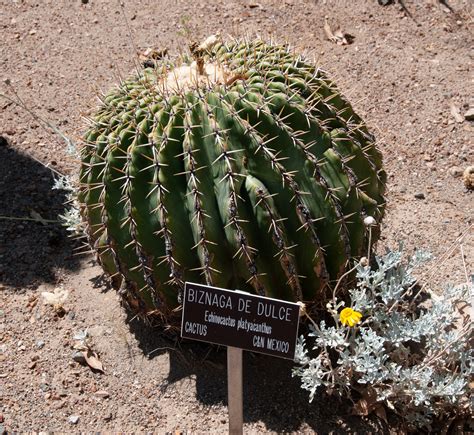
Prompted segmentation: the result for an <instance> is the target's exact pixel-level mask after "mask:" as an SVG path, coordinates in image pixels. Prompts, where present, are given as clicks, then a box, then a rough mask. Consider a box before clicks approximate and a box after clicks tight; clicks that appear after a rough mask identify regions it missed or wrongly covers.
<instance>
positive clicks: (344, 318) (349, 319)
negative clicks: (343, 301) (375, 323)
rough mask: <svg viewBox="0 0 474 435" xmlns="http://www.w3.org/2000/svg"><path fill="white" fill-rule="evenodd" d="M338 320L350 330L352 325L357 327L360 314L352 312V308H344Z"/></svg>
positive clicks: (360, 317)
mask: <svg viewBox="0 0 474 435" xmlns="http://www.w3.org/2000/svg"><path fill="white" fill-rule="evenodd" d="M339 319H340V320H341V323H342V324H343V325H345V326H349V327H350V328H352V327H353V326H354V325H357V324H358V323H359V322H360V319H362V314H361V313H359V312H358V311H355V310H353V309H352V308H344V309H343V310H342V311H341V313H340V314H339Z"/></svg>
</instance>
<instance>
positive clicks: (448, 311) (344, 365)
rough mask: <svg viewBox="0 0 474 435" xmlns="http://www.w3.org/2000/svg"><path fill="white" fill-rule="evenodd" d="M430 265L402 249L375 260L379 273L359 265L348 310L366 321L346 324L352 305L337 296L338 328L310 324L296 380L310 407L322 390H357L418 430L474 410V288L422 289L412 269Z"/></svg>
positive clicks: (332, 308) (332, 310) (333, 308)
mask: <svg viewBox="0 0 474 435" xmlns="http://www.w3.org/2000/svg"><path fill="white" fill-rule="evenodd" d="M429 259H430V256H429V255H428V254H426V253H425V252H423V251H418V252H416V253H415V254H414V255H413V256H412V257H411V258H409V259H408V260H406V261H404V259H403V256H402V249H401V248H400V249H398V250H395V251H388V252H387V253H386V254H385V255H383V256H381V257H376V263H377V266H376V267H375V268H371V267H370V266H368V265H367V261H366V259H364V261H361V262H360V263H359V264H358V265H356V266H355V268H356V270H357V285H356V287H355V288H353V289H352V290H351V291H350V292H349V296H350V301H349V304H348V305H347V306H349V307H351V308H352V309H354V310H356V311H358V312H360V313H362V315H363V317H362V320H361V322H360V323H359V324H358V325H356V326H355V327H353V328H349V327H348V326H344V325H342V324H341V322H340V319H339V313H340V311H341V309H342V308H344V306H345V304H344V302H343V301H341V300H338V299H337V298H336V297H333V299H332V300H331V302H330V303H328V305H327V308H328V311H329V314H330V317H332V319H331V324H328V322H325V321H320V322H319V323H316V322H314V321H313V320H311V324H310V333H309V337H307V338H305V337H303V336H301V337H300V339H299V343H298V345H297V352H296V358H295V359H296V362H297V363H298V366H297V367H296V368H295V369H294V375H296V376H299V377H300V378H301V381H302V388H303V389H305V390H308V391H309V400H310V401H311V400H313V398H314V395H315V393H316V392H317V390H318V388H319V387H323V388H324V387H325V388H326V390H327V391H329V392H337V393H339V394H346V395H348V396H351V395H352V397H353V399H354V398H355V397H356V396H355V395H354V391H357V392H358V394H360V393H362V395H364V394H370V395H371V397H375V400H376V402H380V403H383V404H385V405H386V406H388V407H389V408H391V409H392V410H394V411H395V412H397V413H398V414H399V415H401V416H402V417H403V418H404V419H405V420H406V421H407V422H408V424H409V425H411V426H412V427H420V426H426V425H429V424H430V422H431V421H432V420H433V419H434V418H437V417H440V416H442V415H445V414H456V413H464V412H466V413H467V412H469V410H471V411H472V401H471V397H470V389H469V382H470V379H471V378H472V374H473V350H472V348H471V347H472V346H471V345H472V322H471V319H470V317H469V313H467V314H466V312H465V310H466V307H467V308H469V304H472V301H473V293H474V285H473V283H472V282H470V283H466V284H464V285H459V286H450V287H447V288H446V289H444V291H443V292H442V294H441V295H439V296H438V295H437V294H436V293H435V292H433V291H431V290H429V289H428V288H421V289H420V287H419V286H418V285H417V281H416V279H415V278H414V276H413V271H414V269H416V268H417V267H418V266H419V265H420V264H422V263H424V262H425V261H427V260H429ZM463 310H464V311H463ZM308 317H309V316H308ZM308 342H310V343H311V344H308ZM335 356H336V357H335Z"/></svg>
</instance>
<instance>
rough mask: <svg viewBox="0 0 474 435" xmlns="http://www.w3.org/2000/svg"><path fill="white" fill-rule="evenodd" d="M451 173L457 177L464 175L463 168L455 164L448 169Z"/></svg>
mask: <svg viewBox="0 0 474 435" xmlns="http://www.w3.org/2000/svg"><path fill="white" fill-rule="evenodd" d="M448 172H449V174H450V175H452V176H453V177H455V178H457V177H460V176H461V175H462V169H461V168H460V167H459V166H453V167H451V168H449V170H448Z"/></svg>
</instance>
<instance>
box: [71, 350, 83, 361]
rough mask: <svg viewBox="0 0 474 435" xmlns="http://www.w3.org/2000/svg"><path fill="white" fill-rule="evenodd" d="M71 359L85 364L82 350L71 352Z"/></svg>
mask: <svg viewBox="0 0 474 435" xmlns="http://www.w3.org/2000/svg"><path fill="white" fill-rule="evenodd" d="M72 359H73V360H74V361H76V362H77V363H79V364H86V358H85V356H84V354H83V353H82V352H79V351H75V352H73V354H72Z"/></svg>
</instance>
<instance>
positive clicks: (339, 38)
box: [324, 17, 354, 45]
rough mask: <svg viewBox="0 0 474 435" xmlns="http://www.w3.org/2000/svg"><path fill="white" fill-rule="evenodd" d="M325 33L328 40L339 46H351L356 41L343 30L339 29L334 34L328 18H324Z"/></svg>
mask: <svg viewBox="0 0 474 435" xmlns="http://www.w3.org/2000/svg"><path fill="white" fill-rule="evenodd" d="M324 33H326V36H327V38H328V39H329V40H330V41H331V42H334V43H335V44H337V45H349V44H352V42H353V41H354V36H352V35H350V34H349V33H346V32H344V31H343V30H342V29H341V28H338V29H337V30H336V31H335V32H334V33H333V31H332V30H331V26H330V25H329V22H328V17H325V18H324Z"/></svg>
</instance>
